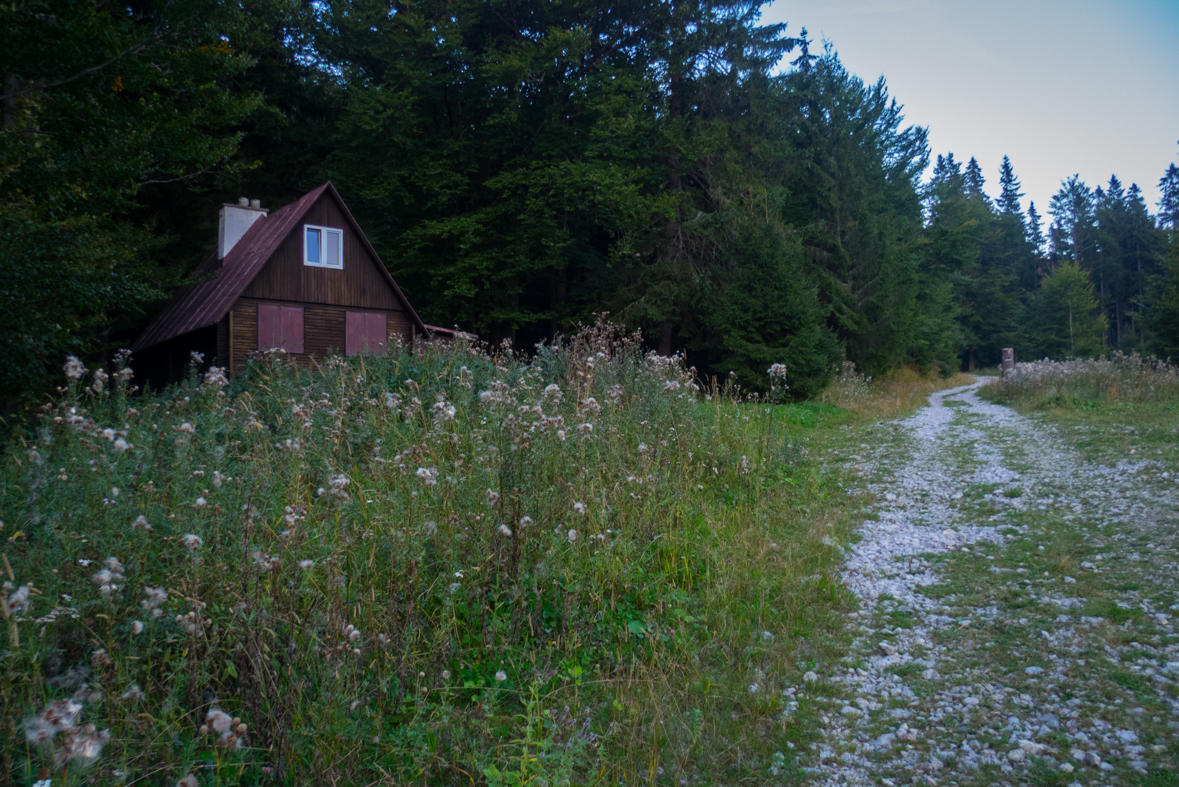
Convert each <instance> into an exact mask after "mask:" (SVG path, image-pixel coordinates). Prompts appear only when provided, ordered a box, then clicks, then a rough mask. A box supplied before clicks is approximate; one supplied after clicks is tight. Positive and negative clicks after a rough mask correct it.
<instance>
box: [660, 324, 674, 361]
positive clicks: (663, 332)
mask: <svg viewBox="0 0 1179 787" xmlns="http://www.w3.org/2000/svg"><path fill="white" fill-rule="evenodd" d="M659 354H660V355H662V356H663V357H665V358H666V357H668V356H669V355H671V320H664V321H663V322H661V323H659Z"/></svg>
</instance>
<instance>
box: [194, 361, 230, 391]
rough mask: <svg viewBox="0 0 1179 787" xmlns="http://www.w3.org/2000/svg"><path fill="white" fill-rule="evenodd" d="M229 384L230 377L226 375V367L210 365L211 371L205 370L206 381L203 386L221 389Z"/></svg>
mask: <svg viewBox="0 0 1179 787" xmlns="http://www.w3.org/2000/svg"><path fill="white" fill-rule="evenodd" d="M227 385H229V378H228V377H226V376H225V369H223V368H222V367H220V366H210V367H209V371H207V372H205V381H204V383H202V384H201V387H202V388H211V389H214V390H220V389H222V388H224V387H225V386H227Z"/></svg>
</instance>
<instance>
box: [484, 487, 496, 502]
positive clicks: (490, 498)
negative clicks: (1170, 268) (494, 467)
mask: <svg viewBox="0 0 1179 787" xmlns="http://www.w3.org/2000/svg"><path fill="white" fill-rule="evenodd" d="M486 496H487V502H488V503H490V504H491V505H495V504H496V503H498V502H499V492H496V491H495V490H494V489H488V490H487V493H486Z"/></svg>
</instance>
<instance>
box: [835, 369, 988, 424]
mask: <svg viewBox="0 0 1179 787" xmlns="http://www.w3.org/2000/svg"><path fill="white" fill-rule="evenodd" d="M973 380H974V378H973V377H971V376H970V375H967V374H955V375H953V376H951V377H948V378H944V377H939V376H936V375H926V374H921V373H920V372H918V371H916V370H915V369H910V368H905V369H901V370H900V371H898V372H897V373H896V374H894V375H892V376H891V377H889V378H887V379H882V380H873V379H872V378H871V377H867V376H865V375H863V374H861V373H860V372H857V371H856V365H855V364H854V363H852V362H850V361H844V363H843V367H842V369H840V371H839V374H837V375H836V376H835V379H834V380H833V381H832V383H831V385H830V386H828V388H827V390H825V391H824V392H823V393H822V394H821V395H820V396H819V401H821V402H824V403H826V404H831V405H834V406H836V407H842V408H844V409H846V410H851V411H853V412H855V413H856V414H857V415H859V416H861V417H862V418H865V419H870V420H892V419H894V418H901V417H904V416H906V415H909V414H911V413H913V412H915V411H916V410H917V409H918V408H919V407H921V406H923V405H924V404H925V403H926V400H927V399H928V397H929V395H930V394H931V393H934V392H936V391H940V390H943V389H945V388H954V387H957V386H959V385H966V384H968V383H970V382H972V381H973Z"/></svg>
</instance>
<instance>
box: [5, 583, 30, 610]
mask: <svg viewBox="0 0 1179 787" xmlns="http://www.w3.org/2000/svg"><path fill="white" fill-rule="evenodd" d="M6 584H7V583H6ZM4 608H5V609H6V610H7V611H8V615H9V617H11V616H13V615H16V614H17V613H18V612H24V611H25V610H27V609H28V608H29V586H28V585H21V586H20V587H19V588H17V589H16V592H15V593H13V594H12V595H11V596H9V597H8V598H6V599H5V600H4Z"/></svg>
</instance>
